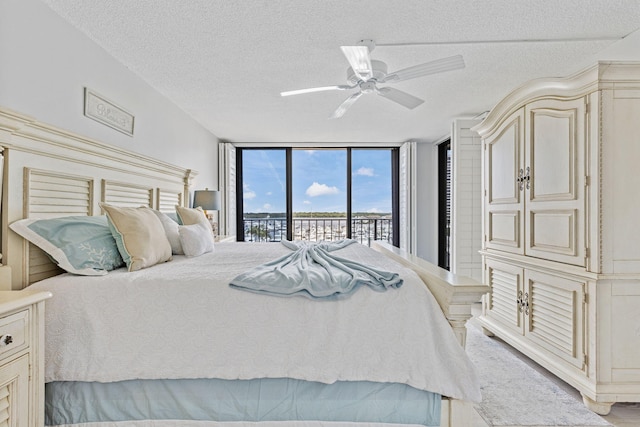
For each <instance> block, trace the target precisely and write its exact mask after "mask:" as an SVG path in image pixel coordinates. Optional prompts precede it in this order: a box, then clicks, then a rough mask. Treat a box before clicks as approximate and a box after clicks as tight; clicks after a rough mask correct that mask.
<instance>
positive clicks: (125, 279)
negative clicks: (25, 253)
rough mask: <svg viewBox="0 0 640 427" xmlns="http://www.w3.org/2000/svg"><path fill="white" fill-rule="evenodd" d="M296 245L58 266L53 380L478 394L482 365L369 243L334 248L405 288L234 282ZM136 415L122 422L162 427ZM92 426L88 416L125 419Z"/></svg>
mask: <svg viewBox="0 0 640 427" xmlns="http://www.w3.org/2000/svg"><path fill="white" fill-rule="evenodd" d="M288 251H289V249H287V248H286V247H284V246H283V245H280V244H251V243H239V242H229V243H219V244H216V249H215V251H214V252H213V253H210V254H205V255H203V256H200V257H195V258H187V257H184V256H174V258H173V260H172V261H170V262H167V263H163V264H159V265H156V266H153V267H151V268H146V269H143V270H140V271H136V272H127V271H126V270H124V269H120V270H114V271H112V272H110V273H109V274H107V275H105V276H94V277H83V276H74V275H70V274H62V275H60V276H56V277H54V278H50V279H47V280H44V281H41V282H38V283H35V284H34V285H32V288H34V289H39V290H48V291H50V292H52V294H53V297H52V298H51V299H50V300H48V301H47V308H46V310H45V317H46V318H45V328H46V330H45V360H46V363H45V381H46V382H47V383H48V385H47V389H48V390H53V389H54V388H56V387H58V385H56V383H59V384H63V383H68V384H71V383H77V384H87V383H105V384H113V385H114V387H115V385H117V384H120V385H121V384H126V383H127V382H128V381H133V380H135V381H139V380H142V381H156V380H177V381H182V380H201V379H206V380H213V379H218V380H241V381H245V380H266V379H285V378H286V379H291V380H298V381H302V382H309V383H319V384H324V385H333V384H339V383H362V384H365V383H368V384H372V383H376V384H378V385H386V384H399V385H403V386H408V387H410V388H411V389H415V390H416V391H419V392H428V393H432V394H433V396H437V395H442V396H448V397H451V398H456V399H462V400H468V401H472V402H477V401H479V400H480V387H479V383H478V379H477V375H476V373H475V369H474V367H473V365H472V363H471V361H470V360H469V358H468V357H467V355H466V354H465V352H464V349H463V348H462V347H461V346H460V345H459V343H458V341H457V338H456V337H455V335H454V334H453V331H452V330H451V328H450V326H449V324H448V322H447V320H446V319H445V318H444V316H443V314H442V311H441V309H440V307H439V306H438V304H437V302H436V301H435V299H434V298H433V296H432V295H431V293H430V292H429V291H428V289H427V288H426V286H425V285H424V283H423V282H422V281H421V280H420V278H419V277H418V276H417V275H416V274H415V273H414V272H413V271H411V270H409V269H407V268H405V267H403V266H401V265H400V264H398V263H396V262H395V261H393V260H391V259H389V258H387V257H385V256H384V255H382V254H380V253H378V252H376V251H374V250H372V249H370V248H368V247H366V246H363V245H360V244H353V245H349V246H347V247H345V248H344V249H340V250H339V251H336V253H338V254H339V255H340V256H341V257H344V258H348V259H352V260H354V261H357V262H361V263H363V264H367V265H371V266H375V267H376V268H379V269H383V270H388V271H395V272H397V273H398V274H400V276H401V277H402V279H403V285H402V286H401V287H399V288H393V289H389V290H387V291H386V292H377V291H374V290H372V289H370V288H368V287H361V288H359V289H358V290H357V291H356V292H354V293H353V294H352V295H350V296H349V297H348V298H346V299H342V300H339V301H322V300H310V299H308V298H302V297H292V298H283V297H278V296H270V295H259V294H256V293H252V292H245V291H242V290H238V289H233V288H231V287H230V286H229V282H230V281H231V279H233V278H234V277H236V276H237V275H238V274H240V273H242V272H244V271H246V270H247V269H249V268H251V267H253V266H257V265H260V264H262V263H265V262H267V261H270V260H273V259H275V258H278V257H280V256H282V255H284V254H286V253H287V252H288ZM175 384H178V382H175ZM88 387H89V388H90V387H92V386H88ZM174 394H175V393H174ZM178 394H180V393H178ZM55 396H56V395H55V394H50V395H49V393H48V399H50V401H51V402H54V403H57V402H64V400H62V399H59V398H58V397H55ZM262 396H263V397H264V394H263V395H262ZM372 397H375V393H374V394H369V397H368V398H367V399H369V398H372ZM74 399H75V398H74ZM363 400H366V399H363ZM398 400H399V399H396V401H398ZM435 400H436V401H437V400H438V399H437V398H436V399H435ZM134 401H136V402H138V401H139V399H137V398H136V399H134ZM142 401H146V400H144V399H143V400H142ZM374 401H375V399H374ZM238 405H239V407H240V406H242V404H240V403H239V404H238ZM63 406H65V405H64V404H63ZM66 406H68V405H66ZM427 406H428V405H427ZM329 412H335V411H329ZM111 415H113V414H111ZM305 416H306V415H305ZM433 416H434V417H437V418H438V420H439V416H437V415H433ZM107 418H109V416H107ZM295 419H298V418H295ZM130 421H131V422H129V423H126V424H124V425H141V426H146V425H154V426H155V425H161V424H154V423H152V424H147V422H148V420H139V421H135V424H132V422H133V420H130ZM183 421H185V422H187V421H188V422H189V424H186V425H189V426H190V425H198V423H200V421H199V420H183ZM311 421H312V422H316V421H315V420H311ZM351 421H353V419H352V420H351ZM400 421H401V420H400ZM55 422H56V423H57V422H58V421H55ZM220 422H222V421H220ZM225 422H226V421H225ZM229 422H231V423H234V421H229ZM245 422H247V423H249V424H246V425H251V424H250V423H251V422H253V421H246V420H245ZM268 422H271V421H261V423H262V424H261V425H264V423H268ZM318 422H320V421H318ZM326 422H327V423H332V422H333V421H326ZM336 422H337V421H336ZM95 423H97V424H95ZM95 423H94V422H93V421H92V422H88V423H86V424H82V425H83V426H86V427H93V426H94V425H96V426H111V425H114V426H115V425H120V424H109V423H107V424H103V423H102V421H95ZM193 423H195V424H193ZM400 424H401V425H404V422H401V423H400ZM58 425H62V424H58ZM65 425H72V424H65ZM167 425H171V423H169V424H167ZM174 425H182V424H178V423H175V424H174ZM206 425H215V426H217V425H218V424H215V423H214V424H206ZM234 425H235V424H234ZM243 425H244V424H243ZM276 425H277V424H276ZM327 425H330V424H327ZM423 425H424V424H423ZM427 425H428V424H427Z"/></svg>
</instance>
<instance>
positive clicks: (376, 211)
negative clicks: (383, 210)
mask: <svg viewBox="0 0 640 427" xmlns="http://www.w3.org/2000/svg"><path fill="white" fill-rule="evenodd" d="M367 212H369V213H380V209H378V208H371V209H369V210H368V211H367Z"/></svg>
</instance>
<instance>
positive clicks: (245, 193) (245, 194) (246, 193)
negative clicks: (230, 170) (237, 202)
mask: <svg viewBox="0 0 640 427" xmlns="http://www.w3.org/2000/svg"><path fill="white" fill-rule="evenodd" d="M255 197H256V192H255V191H253V190H252V189H251V188H249V184H242V198H243V199H247V200H251V199H255Z"/></svg>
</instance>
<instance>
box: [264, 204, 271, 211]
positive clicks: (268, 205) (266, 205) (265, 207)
mask: <svg viewBox="0 0 640 427" xmlns="http://www.w3.org/2000/svg"><path fill="white" fill-rule="evenodd" d="M262 207H263V208H264V209H266V210H269V209H271V205H270V204H269V203H265V204H264V206H262Z"/></svg>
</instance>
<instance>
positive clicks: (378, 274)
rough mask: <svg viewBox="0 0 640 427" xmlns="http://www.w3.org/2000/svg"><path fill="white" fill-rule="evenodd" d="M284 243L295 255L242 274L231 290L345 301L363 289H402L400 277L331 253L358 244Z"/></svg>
mask: <svg viewBox="0 0 640 427" xmlns="http://www.w3.org/2000/svg"><path fill="white" fill-rule="evenodd" d="M281 243H282V244H283V245H285V246H286V247H288V248H289V249H291V250H293V252H292V253H290V254H287V255H285V256H282V257H280V258H278V259H275V260H273V261H270V262H268V263H266V264H262V265H259V266H257V267H255V268H252V269H251V270H249V271H247V272H245V273H242V274H240V275H239V276H237V277H236V278H235V279H233V280H232V281H231V283H229V286H231V287H233V288H236V289H242V290H246V291H251V292H257V293H263V294H268V295H277V296H305V297H307V298H311V299H340V298H345V297H347V296H349V295H351V294H352V293H353V292H354V291H355V290H356V289H357V288H358V287H359V286H360V285H367V286H369V287H370V288H372V289H373V290H375V291H379V292H382V291H386V290H387V289H388V288H398V287H400V286H402V279H401V278H400V277H399V276H398V274H397V273H391V272H388V271H382V270H378V269H376V268H374V267H371V266H368V265H363V264H361V263H358V262H356V261H352V260H349V259H346V258H342V257H339V256H337V255H335V254H333V253H332V252H333V251H336V250H338V249H342V248H344V247H346V246H348V245H350V244H352V243H356V242H355V240H351V239H345V240H338V241H335V242H307V241H295V242H291V241H286V240H283V241H282V242H281Z"/></svg>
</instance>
